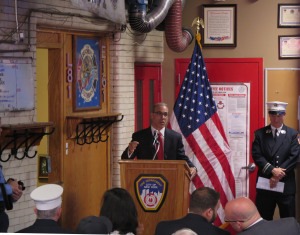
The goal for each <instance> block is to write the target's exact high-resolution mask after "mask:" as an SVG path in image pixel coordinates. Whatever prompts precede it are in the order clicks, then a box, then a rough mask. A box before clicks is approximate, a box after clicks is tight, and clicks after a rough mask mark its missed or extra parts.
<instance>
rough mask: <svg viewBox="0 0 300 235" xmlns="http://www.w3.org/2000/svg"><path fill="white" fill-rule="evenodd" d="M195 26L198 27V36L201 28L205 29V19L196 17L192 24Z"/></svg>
mask: <svg viewBox="0 0 300 235" xmlns="http://www.w3.org/2000/svg"><path fill="white" fill-rule="evenodd" d="M194 25H196V26H197V28H196V29H197V31H196V33H197V34H198V33H199V30H200V26H201V27H202V28H203V29H204V21H203V19H202V18H201V19H200V18H199V17H196V18H195V19H194V20H193V23H192V27H193V26H194Z"/></svg>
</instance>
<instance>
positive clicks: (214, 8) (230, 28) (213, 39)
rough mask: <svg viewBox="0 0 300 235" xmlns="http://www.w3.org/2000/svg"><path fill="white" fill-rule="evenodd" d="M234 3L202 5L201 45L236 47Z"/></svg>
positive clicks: (235, 10) (235, 9)
mask: <svg viewBox="0 0 300 235" xmlns="http://www.w3.org/2000/svg"><path fill="white" fill-rule="evenodd" d="M236 12H237V7H236V4H224V5H210V4H208V5H202V17H203V20H204V29H202V42H201V43H202V46H204V47H213V46H222V47H236V28H237V26H236V18H237V17H236V14H237V13H236Z"/></svg>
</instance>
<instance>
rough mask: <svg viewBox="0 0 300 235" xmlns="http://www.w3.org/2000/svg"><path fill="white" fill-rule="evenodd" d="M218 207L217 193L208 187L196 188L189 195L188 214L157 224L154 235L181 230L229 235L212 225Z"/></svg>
mask: <svg viewBox="0 0 300 235" xmlns="http://www.w3.org/2000/svg"><path fill="white" fill-rule="evenodd" d="M219 207H220V194H219V193H218V192H216V191H215V190H213V189H211V188H209V187H203V188H198V189H196V190H195V191H194V192H193V193H192V195H191V198H190V206H189V213H188V214H187V215H186V216H185V217H183V218H181V219H177V220H169V221H161V222H159V223H158V224H157V226H156V230H155V235H171V234H172V233H174V232H176V231H177V230H179V229H182V228H188V229H191V230H193V231H194V232H195V233H197V234H199V235H200V234H209V235H229V234H230V233H229V232H228V231H225V230H223V229H221V228H218V227H216V226H214V225H213V224H212V223H213V222H214V220H215V218H216V216H217V211H218V208H219Z"/></svg>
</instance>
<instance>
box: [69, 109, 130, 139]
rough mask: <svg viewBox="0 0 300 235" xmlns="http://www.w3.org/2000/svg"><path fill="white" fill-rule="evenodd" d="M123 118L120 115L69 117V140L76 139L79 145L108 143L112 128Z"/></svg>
mask: <svg viewBox="0 0 300 235" xmlns="http://www.w3.org/2000/svg"><path fill="white" fill-rule="evenodd" d="M123 117H124V116H123V115H122V114H120V113H108V114H99V115H95V114H92V115H86V114H81V115H72V116H67V138H69V139H76V143H77V144H79V145H84V144H92V143H98V142H106V141H107V140H108V135H107V131H108V130H109V128H110V126H111V125H112V124H113V123H115V122H120V121H122V120H123Z"/></svg>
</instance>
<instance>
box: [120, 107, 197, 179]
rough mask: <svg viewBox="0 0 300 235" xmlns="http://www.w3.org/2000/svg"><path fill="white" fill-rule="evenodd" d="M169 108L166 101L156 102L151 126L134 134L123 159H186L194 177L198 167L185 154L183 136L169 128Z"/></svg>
mask: <svg viewBox="0 0 300 235" xmlns="http://www.w3.org/2000/svg"><path fill="white" fill-rule="evenodd" d="M168 115H169V110H168V107H167V104H166V103H156V104H154V106H153V112H152V113H151V126H150V127H148V128H146V129H143V130H140V131H137V132H135V133H133V134H132V140H131V142H130V143H129V144H128V147H127V148H126V149H125V151H124V152H123V154H122V156H121V158H122V159H124V160H125V159H144V160H185V161H186V162H187V164H188V165H189V167H190V170H189V173H190V175H191V177H194V176H195V175H196V173H197V169H196V167H195V166H194V164H193V163H192V162H191V161H190V159H189V158H188V157H187V156H186V155H185V151H184V146H183V142H182V136H181V135H180V134H179V133H177V132H175V131H173V130H170V129H168V128H166V125H167V123H168Z"/></svg>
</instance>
